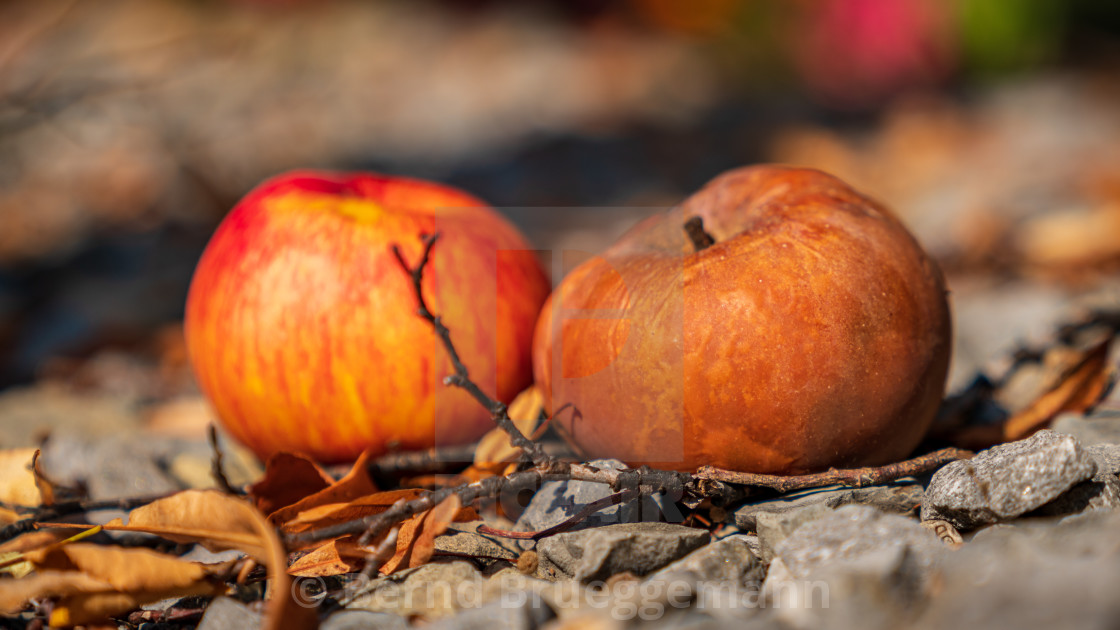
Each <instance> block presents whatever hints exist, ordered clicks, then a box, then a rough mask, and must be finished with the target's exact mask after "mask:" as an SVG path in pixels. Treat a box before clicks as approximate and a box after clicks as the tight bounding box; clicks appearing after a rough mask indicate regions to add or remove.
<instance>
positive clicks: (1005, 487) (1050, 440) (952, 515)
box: [922, 430, 1097, 530]
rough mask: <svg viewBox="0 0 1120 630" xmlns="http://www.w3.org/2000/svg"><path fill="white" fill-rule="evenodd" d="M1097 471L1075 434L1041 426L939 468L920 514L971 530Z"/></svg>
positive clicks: (1008, 515) (1024, 508) (1047, 498)
mask: <svg viewBox="0 0 1120 630" xmlns="http://www.w3.org/2000/svg"><path fill="white" fill-rule="evenodd" d="M1096 471H1097V464H1096V462H1095V461H1094V459H1093V458H1092V457H1091V456H1090V455H1089V453H1088V452H1086V451H1085V449H1083V448H1082V447H1081V445H1080V443H1078V441H1077V440H1076V439H1075V438H1073V437H1072V436H1069V435H1063V434H1060V433H1055V432H1054V431H1049V430H1043V431H1039V432H1038V433H1036V434H1034V435H1033V436H1031V437H1030V438H1028V439H1026V440H1019V441H1017V442H1011V443H1009V444H1001V445H999V446H994V447H992V448H990V449H988V450H986V451H983V452H981V453H978V454H977V455H976V456H975V457H973V458H972V459H971V460H963V461H956V462H953V463H951V464H949V465H948V466H945V467H944V468H942V469H941V470H939V471H937V473H936V474H934V476H933V478H932V479H931V480H930V484H929V487H928V488H926V493H925V500H924V502H923V503H922V520H934V519H937V520H944V521H948V522H950V523H952V524H953V525H954V526H955V527H957V528H958V529H964V530H968V529H974V528H976V527H977V526H980V525H983V524H986V523H994V522H997V521H1000V520H1004V519H1010V518H1014V517H1017V516H1020V515H1022V514H1026V513H1027V512H1030V511H1031V510H1034V509H1037V508H1039V507H1041V506H1043V505H1045V504H1047V503H1049V502H1050V501H1053V500H1054V499H1056V498H1058V497H1059V496H1060V495H1061V494H1062V493H1064V492H1066V491H1067V490H1069V489H1070V488H1072V487H1073V486H1074V485H1076V484H1078V483H1081V482H1082V481H1085V480H1087V479H1090V478H1092V477H1093V475H1094V474H1096Z"/></svg>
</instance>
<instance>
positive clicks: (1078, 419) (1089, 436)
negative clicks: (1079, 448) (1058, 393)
mask: <svg viewBox="0 0 1120 630" xmlns="http://www.w3.org/2000/svg"><path fill="white" fill-rule="evenodd" d="M1051 428H1052V429H1053V430H1054V431H1057V432H1058V433H1066V434H1068V435H1072V436H1074V437H1076V438H1077V439H1078V441H1079V442H1081V443H1082V444H1084V445H1086V446H1090V445H1093V444H1120V412H1117V411H1111V410H1098V411H1094V412H1093V413H1091V414H1089V415H1088V416H1084V415H1081V414H1079V413H1064V414H1062V415H1060V416H1058V417H1057V418H1055V419H1054V423H1053V424H1052V425H1051Z"/></svg>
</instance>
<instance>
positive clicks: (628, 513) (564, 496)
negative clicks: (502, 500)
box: [514, 459, 684, 532]
mask: <svg viewBox="0 0 1120 630" xmlns="http://www.w3.org/2000/svg"><path fill="white" fill-rule="evenodd" d="M589 463H590V464H591V465H592V466H596V467H598V468H602V469H609V470H618V469H621V468H624V467H625V464H623V463H622V462H620V461H618V460H617V459H597V460H594V461H591V462H589ZM613 493H614V491H613V490H611V489H610V487H608V486H607V485H606V484H602V483H594V482H591V481H550V482H548V483H545V484H543V485H542V486H541V488H540V490H538V491H537V493H536V494H534V495H533V498H532V500H531V501H530V502H529V505H528V506H526V507H525V511H524V512H522V513H521V516H520V517H519V518H518V519H517V524H516V525H515V526H514V530H516V531H523V532H533V531H540V530H542V529H548V528H549V527H553V526H554V525H559V524H560V523H562V522H564V521H566V520H568V519H569V518H571V517H573V516H575V515H576V514H577V513H578V512H579V511H580V510H581V509H583V508H584V506H586V505H587V504H588V503H591V502H593V501H597V500H599V499H603V498H606V497H608V496H610V495H611V494H613ZM668 499H669V500H666V498H664V497H660V496H658V497H643V498H642V499H641V501H638V500H634V501H628V502H626V503H622V504H620V505H615V506H611V507H609V508H606V509H604V510H600V511H598V512H596V513H595V514H593V515H591V516H590V517H588V518H587V519H585V520H584V521H582V522H581V523H579V524H578V525H576V526H575V528H573V529H574V530H579V529H587V528H590V527H600V526H603V525H615V524H618V523H639V522H651V521H667V522H670V523H679V522H681V521H682V520H684V515H683V514H681V512H680V510H678V509H677V507H676V505H675V504H674V503H673V500H675V499H674V498H673V497H669V498H668Z"/></svg>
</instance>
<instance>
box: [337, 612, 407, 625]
mask: <svg viewBox="0 0 1120 630" xmlns="http://www.w3.org/2000/svg"><path fill="white" fill-rule="evenodd" d="M369 628H377V630H406V628H408V621H407V620H406V619H405V618H404V617H401V616H399V615H393V614H389V613H379V612H373V611H370V610H340V611H338V612H335V613H332V614H331V615H330V616H329V617H327V618H326V619H325V620H323V623H322V625H320V626H319V630H368V629H369Z"/></svg>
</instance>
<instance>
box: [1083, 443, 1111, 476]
mask: <svg viewBox="0 0 1120 630" xmlns="http://www.w3.org/2000/svg"><path fill="white" fill-rule="evenodd" d="M1082 444H1084V442H1082ZM1085 450H1086V451H1088V453H1089V455H1090V456H1091V457H1092V458H1093V461H1095V462H1097V475H1098V476H1100V475H1117V474H1120V444H1090V445H1089V446H1086V447H1085Z"/></svg>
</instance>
